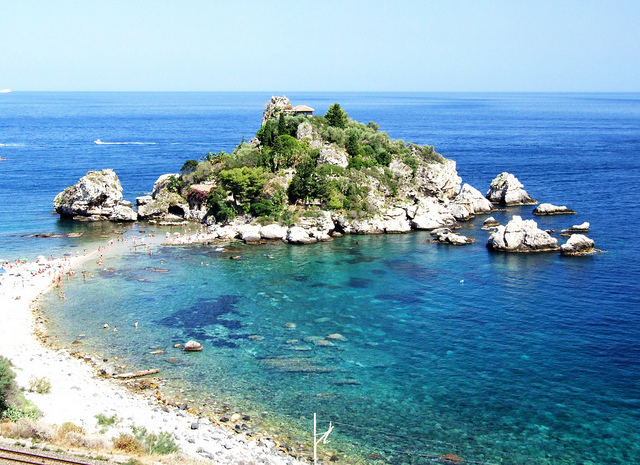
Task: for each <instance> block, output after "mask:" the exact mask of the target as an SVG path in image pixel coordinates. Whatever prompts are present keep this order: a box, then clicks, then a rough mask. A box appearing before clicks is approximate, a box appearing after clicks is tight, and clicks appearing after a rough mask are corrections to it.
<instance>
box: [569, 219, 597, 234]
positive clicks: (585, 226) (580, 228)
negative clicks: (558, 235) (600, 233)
mask: <svg viewBox="0 0 640 465" xmlns="http://www.w3.org/2000/svg"><path fill="white" fill-rule="evenodd" d="M589 226H591V225H590V224H589V222H588V221H585V222H584V223H582V224H574V225H573V226H571V227H570V228H569V229H563V230H562V232H563V233H586V232H589Z"/></svg>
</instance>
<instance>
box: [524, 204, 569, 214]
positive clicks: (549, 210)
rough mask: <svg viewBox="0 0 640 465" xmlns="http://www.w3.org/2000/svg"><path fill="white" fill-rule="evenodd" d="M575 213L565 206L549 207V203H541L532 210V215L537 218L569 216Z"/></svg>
mask: <svg viewBox="0 0 640 465" xmlns="http://www.w3.org/2000/svg"><path fill="white" fill-rule="evenodd" d="M574 213H575V212H574V211H573V210H571V209H569V208H567V207H566V206H564V205H562V206H557V205H551V204H550V203H541V204H540V205H538V206H537V207H536V208H535V209H534V210H533V214H534V215H538V216H544V215H571V214H574Z"/></svg>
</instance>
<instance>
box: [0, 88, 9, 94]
mask: <svg viewBox="0 0 640 465" xmlns="http://www.w3.org/2000/svg"><path fill="white" fill-rule="evenodd" d="M9 93H11V89H0V94H9Z"/></svg>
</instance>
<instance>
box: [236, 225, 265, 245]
mask: <svg viewBox="0 0 640 465" xmlns="http://www.w3.org/2000/svg"><path fill="white" fill-rule="evenodd" d="M236 229H237V231H238V234H239V235H240V239H242V240H243V241H245V242H258V241H259V240H260V239H261V238H262V236H261V235H260V229H261V228H260V225H259V224H256V225H252V224H243V225H242V226H238V227H237V228H236Z"/></svg>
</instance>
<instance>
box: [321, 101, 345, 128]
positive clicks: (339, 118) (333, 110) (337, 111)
mask: <svg viewBox="0 0 640 465" xmlns="http://www.w3.org/2000/svg"><path fill="white" fill-rule="evenodd" d="M324 118H325V119H326V120H327V123H329V126H333V127H335V128H340V129H344V128H345V127H346V125H347V113H346V112H345V111H344V110H343V109H342V108H340V104H339V103H334V104H333V105H331V106H330V107H329V109H328V110H327V113H326V114H325V115H324Z"/></svg>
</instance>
